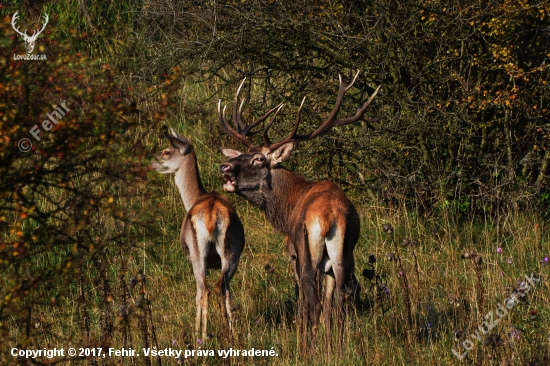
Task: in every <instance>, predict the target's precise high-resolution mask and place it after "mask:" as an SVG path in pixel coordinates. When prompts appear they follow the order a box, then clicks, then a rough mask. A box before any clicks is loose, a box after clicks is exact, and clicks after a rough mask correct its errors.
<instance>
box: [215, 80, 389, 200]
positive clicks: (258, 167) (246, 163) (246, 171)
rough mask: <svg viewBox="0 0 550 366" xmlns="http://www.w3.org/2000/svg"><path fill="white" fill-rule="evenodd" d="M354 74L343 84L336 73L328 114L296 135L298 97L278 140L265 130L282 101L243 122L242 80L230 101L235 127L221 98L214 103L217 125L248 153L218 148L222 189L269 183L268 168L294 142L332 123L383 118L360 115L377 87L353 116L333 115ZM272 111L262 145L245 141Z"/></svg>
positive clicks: (252, 187) (282, 157)
mask: <svg viewBox="0 0 550 366" xmlns="http://www.w3.org/2000/svg"><path fill="white" fill-rule="evenodd" d="M358 75H359V72H357V74H356V75H355V77H354V78H353V80H352V82H351V83H350V84H349V85H344V84H343V82H342V77H341V76H340V75H339V76H338V77H339V81H340V86H339V89H338V97H337V98H336V103H335V105H334V108H333V109H332V111H331V113H330V115H329V116H328V117H327V119H326V120H325V121H324V122H323V123H322V124H321V125H320V126H319V127H318V128H317V129H316V130H314V131H313V132H310V133H308V134H304V135H300V134H298V127H299V125H300V120H301V117H300V112H301V110H302V107H303V105H304V102H305V98H304V99H303V100H302V104H301V105H300V108H299V109H298V113H297V116H296V122H295V124H294V128H293V129H292V131H291V132H290V134H289V135H288V136H287V137H286V138H284V139H282V140H281V141H278V142H272V141H271V140H270V138H269V136H268V131H269V129H270V128H271V126H272V125H273V123H274V122H275V118H276V117H277V114H278V113H279V111H280V110H281V108H282V106H283V104H282V103H281V104H279V105H277V106H276V107H275V108H272V109H271V110H269V111H268V112H267V113H266V114H265V115H263V116H262V117H260V118H259V119H257V120H256V121H253V122H252V123H250V124H248V125H245V124H244V122H243V118H242V108H243V104H244V100H243V101H242V102H241V103H240V105H239V93H240V91H241V88H242V86H243V84H244V80H243V82H242V83H241V85H240V86H239V88H238V89H237V93H236V94H235V100H234V104H233V113H232V118H233V124H234V126H235V128H233V127H231V126H230V125H229V123H228V122H227V120H226V119H225V107H224V108H223V110H222V109H221V101H220V102H219V103H218V116H219V120H220V126H221V128H222V129H223V130H224V131H225V132H226V133H227V134H228V135H229V136H231V137H232V138H233V139H235V140H237V141H239V142H240V143H242V144H243V145H245V146H246V147H248V152H241V151H238V150H234V149H230V148H222V149H221V151H222V154H223V155H224V156H225V158H226V159H227V161H226V162H224V163H223V164H221V165H220V173H221V174H222V177H223V179H224V180H225V184H224V186H223V188H224V190H225V191H226V192H231V193H241V194H243V193H245V192H246V191H256V190H259V189H260V188H261V187H262V186H263V185H269V184H270V175H271V170H272V169H273V168H276V167H277V166H278V165H279V164H280V163H281V162H283V161H285V160H286V159H288V157H289V156H290V153H291V152H292V149H293V148H294V143H295V142H299V141H307V140H311V139H313V138H315V137H317V136H319V135H321V134H322V133H324V132H326V131H327V130H329V129H330V128H332V127H335V126H343V125H347V124H350V123H354V122H357V121H359V120H363V121H367V122H376V121H379V120H380V119H382V118H384V117H377V118H367V117H364V114H365V112H366V110H367V107H368V106H369V104H370V103H371V102H372V100H373V99H374V97H375V96H376V94H377V93H378V90H379V89H380V86H379V87H378V88H377V89H376V90H375V91H374V93H373V94H372V95H371V96H370V97H369V99H368V100H367V102H366V103H365V104H363V106H362V107H361V108H359V109H358V110H357V113H356V114H355V115H353V116H351V117H348V118H342V119H340V118H337V114H338V111H339V109H340V106H341V105H342V101H343V99H344V95H345V94H346V92H347V91H348V90H349V89H351V87H352V86H353V84H354V83H355V80H356V79H357V76H358ZM272 114H273V116H272V118H271V120H270V121H269V122H268V123H267V124H266V126H265V128H264V129H263V140H264V145H263V146H262V147H255V146H254V145H253V144H252V143H251V142H250V141H249V140H248V138H247V136H251V135H254V134H256V133H258V132H261V130H260V129H257V130H254V128H255V127H256V126H257V125H258V124H260V123H261V122H263V121H265V120H266V119H267V118H268V117H269V116H270V115H272Z"/></svg>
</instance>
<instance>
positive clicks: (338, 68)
mask: <svg viewBox="0 0 550 366" xmlns="http://www.w3.org/2000/svg"><path fill="white" fill-rule="evenodd" d="M549 13H550V8H549V6H548V3H547V2H545V1H520V2H517V1H507V0H502V1H497V2H491V3H490V4H488V5H486V6H485V5H483V4H481V3H480V2H475V1H470V2H467V3H461V4H460V5H458V4H448V3H447V2H439V1H431V0H427V1H420V2H413V1H406V2H403V1H393V0H377V1H374V2H373V1H341V2H327V1H309V2H306V3H301V2H290V1H282V2H281V1H269V2H256V1H237V2H235V1H221V2H183V3H182V2H177V1H169V2H166V1H153V2H149V3H148V4H147V5H146V6H144V8H143V9H142V12H141V16H142V17H143V19H144V25H145V26H146V30H145V31H144V33H145V34H147V35H148V37H149V40H150V42H151V44H150V49H151V50H153V49H154V50H155V51H156V50H159V52H157V53H156V55H153V54H152V53H150V52H146V54H147V56H146V57H147V59H149V58H151V57H152V58H153V59H155V62H153V63H149V64H148V65H149V66H148V67H143V68H142V70H143V73H142V76H143V77H144V78H148V77H150V76H151V75H155V74H158V73H159V72H162V69H166V68H167V67H169V66H172V65H174V64H178V65H181V66H182V68H183V69H184V70H185V72H186V73H187V74H188V75H190V76H191V75H193V76H195V77H197V78H198V80H204V79H208V78H215V80H222V81H223V82H224V83H227V84H228V86H227V87H225V88H223V90H224V93H225V95H224V96H222V97H221V98H222V99H224V100H231V97H230V96H229V95H228V94H229V93H231V92H233V90H234V88H235V85H236V82H237V81H238V80H240V79H241V78H242V77H245V76H247V77H249V79H248V80H249V81H248V82H247V84H246V85H245V87H246V88H249V89H247V90H246V91H245V94H246V93H249V94H248V95H246V97H247V99H248V100H250V101H251V103H252V105H251V107H250V109H251V110H252V111H253V112H252V114H254V115H260V114H261V113H263V112H264V111H265V110H266V109H267V107H268V106H271V105H273V104H275V103H276V102H280V101H285V102H287V105H290V106H291V107H286V108H288V109H287V110H286V113H287V114H283V115H282V118H280V119H281V120H285V119H286V120H288V121H291V120H293V118H292V115H293V113H295V111H296V108H297V107H296V106H297V105H299V103H300V101H301V99H302V97H303V96H305V95H307V101H306V105H305V108H304V114H305V116H306V118H305V122H304V124H303V126H302V130H303V131H308V130H311V128H313V126H316V125H318V124H319V123H320V121H321V117H322V116H324V115H326V114H327V113H328V112H329V111H330V109H331V104H332V102H333V101H334V99H335V97H336V90H337V86H336V82H335V78H336V76H337V75H338V74H339V73H341V74H343V75H344V79H345V80H348V81H349V80H350V79H351V76H352V75H353V74H354V72H355V70H357V69H360V70H362V74H361V76H360V77H359V80H358V81H357V83H356V87H357V88H356V89H355V90H353V91H351V92H350V94H351V95H349V96H348V98H347V100H346V101H345V102H344V107H343V111H342V112H341V115H344V114H350V113H353V112H354V111H355V108H356V106H357V105H359V104H360V103H361V102H362V101H365V100H366V97H367V95H368V94H370V93H371V92H372V91H373V90H374V88H375V87H376V86H377V85H379V84H382V86H383V88H382V92H381V94H380V95H379V96H378V97H377V98H376V100H375V102H374V103H373V106H372V108H370V110H369V111H368V112H367V114H368V115H370V116H378V115H387V117H388V118H387V119H386V120H383V121H382V122H381V123H379V124H376V125H373V126H367V127H368V128H366V129H365V127H363V126H360V125H357V126H355V127H349V128H346V129H341V130H340V131H334V132H332V133H331V134H330V135H327V136H325V137H324V138H322V139H320V140H319V141H316V142H313V144H315V146H313V147H311V148H310V147H309V146H303V147H301V148H302V149H303V150H302V151H301V152H302V153H303V154H302V155H301V156H303V157H304V159H305V160H307V161H310V162H311V163H313V165H310V166H312V167H313V169H312V171H313V172H314V173H315V175H314V176H315V177H316V178H318V177H319V175H323V176H327V177H331V178H332V179H335V180H337V181H339V183H340V184H341V185H343V186H344V187H347V188H350V187H353V188H359V189H361V190H367V191H370V192H371V193H372V194H374V195H376V196H378V197H379V198H381V199H383V200H385V201H387V202H388V204H391V205H394V204H396V203H397V202H398V201H401V200H403V199H405V200H407V201H408V204H409V206H412V205H418V203H419V202H420V205H421V207H422V208H424V209H425V210H430V209H431V208H432V207H434V206H437V205H438V203H440V202H443V201H445V200H452V199H461V200H463V199H467V200H469V201H471V202H472V204H470V208H471V210H470V212H469V213H473V212H476V211H478V209H477V208H478V207H480V206H484V207H489V209H490V211H491V212H493V213H496V210H497V207H500V208H501V207H507V208H508V207H516V208H518V207H525V206H537V205H539V204H540V203H541V202H540V201H539V200H538V199H537V198H536V196H534V195H536V194H537V193H539V192H545V191H547V190H548V185H547V179H545V178H546V174H547V170H548V163H549V161H550V152H549V151H548V139H549V136H550V124H549V118H550V106H549V100H548V95H549V89H548V88H549V82H550V80H549V68H548V57H550V56H549V55H550V44H549V43H548V37H547V34H546V32H547V31H546V28H547V25H548V16H549ZM166 14H171V15H172V16H167V15H166ZM161 30H162V31H161ZM153 45H154V46H153ZM151 46H152V48H151ZM218 95H219V93H218ZM218 95H215V96H214V97H215V98H212V99H217V98H219V96H218ZM205 102H206V103H213V101H211V100H205ZM212 123H215V122H214V120H213V122H212ZM280 125H281V127H280V129H279V131H278V136H282V135H284V134H285V131H288V130H289V128H290V126H289V125H288V124H285V123H280ZM274 134H275V135H277V130H276V131H275V133H274ZM321 147H322V148H321ZM302 165H303V164H302ZM302 173H303V174H306V175H309V172H308V171H307V170H304V169H302ZM518 177H523V178H522V179H519V178H518ZM464 197H465V198H464ZM477 201H479V203H475V202H477ZM487 205H488V206H487ZM539 207H540V206H539Z"/></svg>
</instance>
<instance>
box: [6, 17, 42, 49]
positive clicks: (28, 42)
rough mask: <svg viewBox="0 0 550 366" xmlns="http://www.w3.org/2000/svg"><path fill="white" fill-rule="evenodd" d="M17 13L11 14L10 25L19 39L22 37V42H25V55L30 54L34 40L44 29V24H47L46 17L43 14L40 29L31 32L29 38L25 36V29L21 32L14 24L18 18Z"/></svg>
mask: <svg viewBox="0 0 550 366" xmlns="http://www.w3.org/2000/svg"><path fill="white" fill-rule="evenodd" d="M18 13H19V12H18V11H16V12H15V14H13V17H12V18H11V25H12V27H13V29H14V30H15V31H16V32H17V34H19V35H20V36H21V37H23V41H25V48H26V49H27V53H32V51H33V50H34V44H35V42H36V39H37V38H38V36H39V35H40V33H42V31H43V30H44V28H46V24H48V20H49V18H48V15H47V14H44V24H43V25H42V29H40V30H36V29H35V30H33V32H32V35H30V36H29V35H28V34H27V30H26V29H25V31H24V32H21V31H20V30H19V27H18V26H17V25H16V24H15V23H16V21H17V18H19V14H18Z"/></svg>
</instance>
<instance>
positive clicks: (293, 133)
mask: <svg viewBox="0 0 550 366" xmlns="http://www.w3.org/2000/svg"><path fill="white" fill-rule="evenodd" d="M305 101H306V97H304V98H303V99H302V103H301V104H300V108H298V112H297V113H296V122H295V123H294V128H293V129H292V131H291V132H290V134H289V135H288V136H287V137H286V138H285V139H284V140H282V141H279V142H276V143H274V144H272V143H270V142H268V141H269V139H267V140H266V137H267V131H264V141H265V143H266V146H267V147H269V149H270V150H271V151H273V150H275V149H277V148H278V147H280V146H281V145H283V144H285V143H287V142H289V141H290V140H294V139H295V137H296V132H298V126H299V125H300V122H301V120H302V116H301V114H300V113H301V112H302V107H303V106H304V103H305ZM271 123H273V122H271ZM269 127H271V124H270V125H268V126H267V127H266V129H268V128H269Z"/></svg>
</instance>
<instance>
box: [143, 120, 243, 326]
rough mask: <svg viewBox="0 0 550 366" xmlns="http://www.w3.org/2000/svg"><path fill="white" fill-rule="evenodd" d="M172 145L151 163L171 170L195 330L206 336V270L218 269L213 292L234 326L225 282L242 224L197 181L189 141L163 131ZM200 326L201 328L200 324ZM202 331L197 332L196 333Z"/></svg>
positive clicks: (236, 259)
mask: <svg viewBox="0 0 550 366" xmlns="http://www.w3.org/2000/svg"><path fill="white" fill-rule="evenodd" d="M164 135H165V136H166V138H167V139H168V140H169V141H170V144H171V146H170V147H168V148H166V149H164V150H163V151H161V152H159V153H156V154H155V159H154V160H153V162H152V163H151V167H153V168H154V169H155V170H157V171H158V172H160V173H162V174H174V178H175V183H176V186H177V187H178V190H179V192H180V195H181V198H182V199H183V205H184V206H185V210H186V211H187V215H186V216H185V219H184V220H183V224H182V226H181V234H180V242H181V246H182V248H183V250H184V252H185V254H186V256H187V257H188V258H189V260H191V263H192V265H193V274H194V275H195V280H196V282H197V298H196V301H197V315H196V318H195V332H196V333H197V335H199V334H202V337H205V336H206V323H207V317H208V295H209V293H210V291H209V289H208V286H207V284H206V270H207V269H218V268H221V276H220V279H219V280H218V282H217V283H216V287H215V288H214V291H215V292H216V294H217V295H218V301H219V302H220V307H221V308H222V309H223V308H225V313H223V314H224V315H223V316H224V319H225V322H226V324H227V325H228V326H229V329H230V330H231V331H232V330H233V315H232V311H231V292H230V289H229V282H230V281H231V278H233V275H234V274H235V271H236V270H237V266H238V265H239V258H240V256H241V253H242V251H243V248H244V229H243V225H242V223H241V220H240V219H239V217H238V216H237V213H236V212H235V209H234V208H233V206H232V205H231V203H230V202H229V201H228V200H227V199H226V198H225V197H223V196H221V195H220V194H218V193H217V192H210V193H207V192H206V191H205V190H204V188H203V186H202V182H201V180H200V176H199V171H198V168H197V158H196V155H195V151H194V150H193V146H192V145H191V143H190V142H189V141H188V140H187V139H186V138H185V137H183V136H181V135H178V134H177V133H176V132H175V131H174V130H172V134H169V133H167V132H165V133H164ZM201 326H202V327H201ZM199 332H201V333H199Z"/></svg>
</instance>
